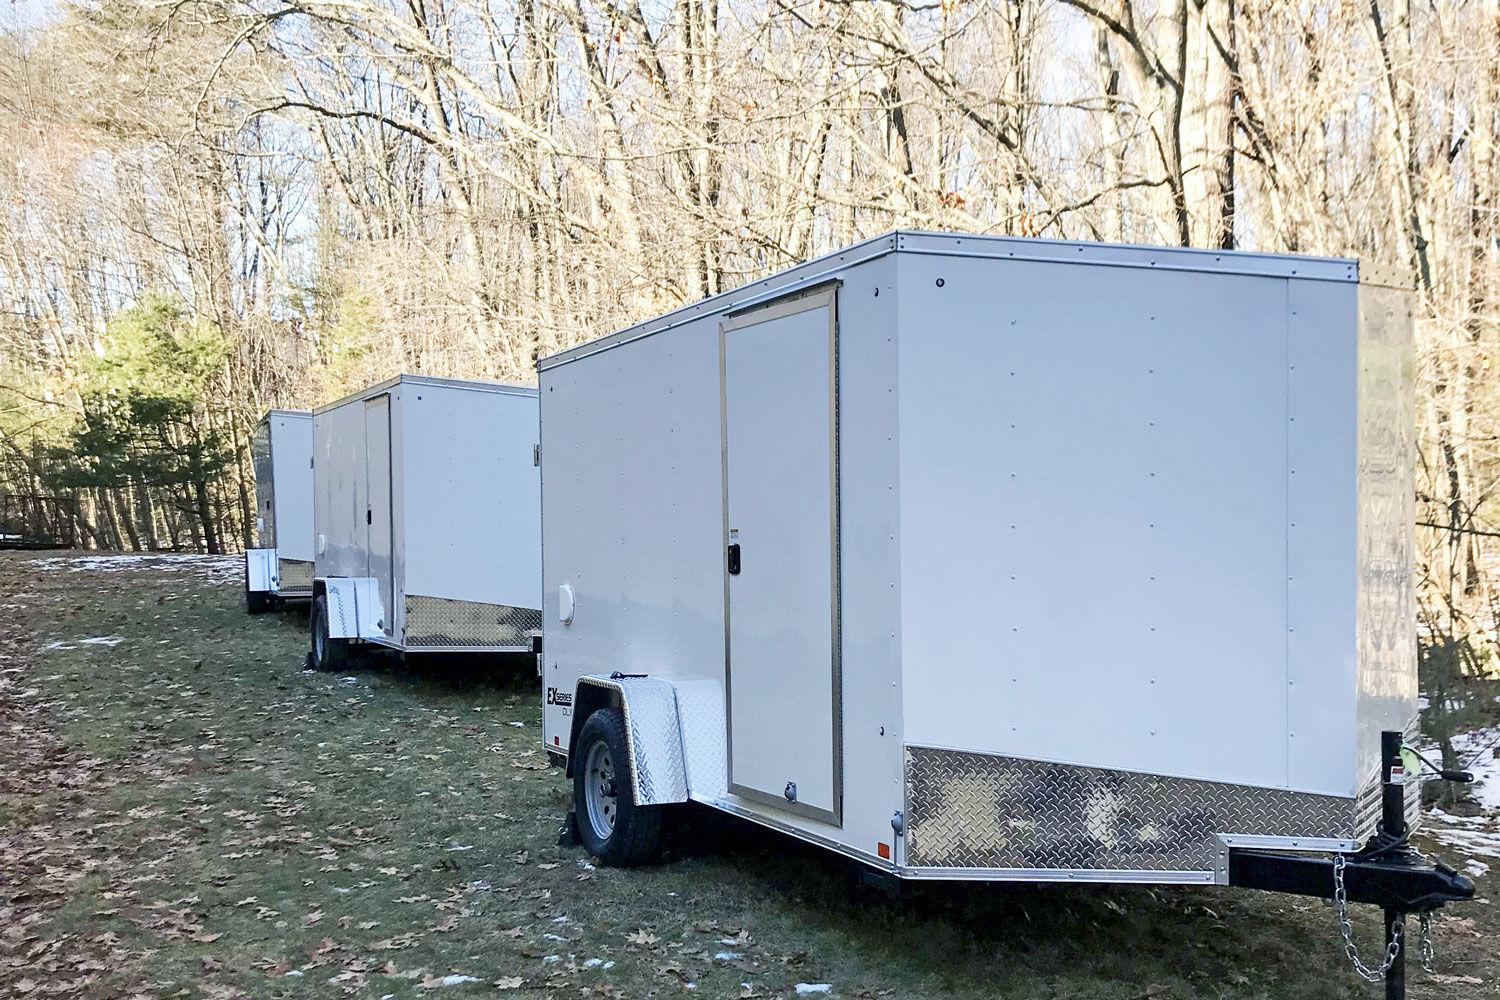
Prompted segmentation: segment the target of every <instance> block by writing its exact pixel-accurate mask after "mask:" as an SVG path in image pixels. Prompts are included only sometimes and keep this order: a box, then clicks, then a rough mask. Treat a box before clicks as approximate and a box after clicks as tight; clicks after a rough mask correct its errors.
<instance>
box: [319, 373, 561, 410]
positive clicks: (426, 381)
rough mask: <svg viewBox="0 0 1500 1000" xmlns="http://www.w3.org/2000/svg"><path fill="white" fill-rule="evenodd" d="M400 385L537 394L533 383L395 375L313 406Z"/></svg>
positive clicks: (329, 407)
mask: <svg viewBox="0 0 1500 1000" xmlns="http://www.w3.org/2000/svg"><path fill="white" fill-rule="evenodd" d="M398 385H430V386H434V387H436V388H441V389H469V390H471V391H474V392H493V393H498V394H499V395H502V396H533V397H534V396H536V395H537V389H536V387H535V386H531V385H514V384H512V383H509V382H483V381H479V380H476V379H463V378H439V377H437V376H435V375H393V376H391V377H390V378H388V379H385V380H384V381H381V382H376V383H375V384H374V385H367V386H365V387H364V388H363V389H360V390H358V391H357V392H351V393H349V394H348V395H347V396H341V397H340V398H338V399H335V400H334V401H333V402H331V403H324V404H323V405H322V406H316V407H314V408H313V411H312V412H313V413H314V414H318V413H326V412H327V411H329V410H332V409H334V408H335V407H339V406H343V405H344V404H345V403H353V402H355V401H357V400H361V399H368V398H370V397H371V396H378V395H380V394H381V393H383V392H388V391H390V390H391V389H394V388H395V387H396V386H398Z"/></svg>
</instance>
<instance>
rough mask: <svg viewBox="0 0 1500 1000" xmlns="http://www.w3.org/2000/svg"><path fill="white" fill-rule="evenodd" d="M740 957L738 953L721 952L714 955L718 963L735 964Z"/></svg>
mask: <svg viewBox="0 0 1500 1000" xmlns="http://www.w3.org/2000/svg"><path fill="white" fill-rule="evenodd" d="M739 957H740V953H739V952H737V951H719V952H715V953H714V961H716V962H733V961H735V960H736V959H738V958H739Z"/></svg>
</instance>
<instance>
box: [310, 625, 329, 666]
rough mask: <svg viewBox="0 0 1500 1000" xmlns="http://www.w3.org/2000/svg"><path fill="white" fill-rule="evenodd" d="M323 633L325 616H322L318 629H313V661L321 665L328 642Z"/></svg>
mask: <svg viewBox="0 0 1500 1000" xmlns="http://www.w3.org/2000/svg"><path fill="white" fill-rule="evenodd" d="M323 632H324V626H323V616H322V615H321V614H320V615H318V625H317V628H314V629H313V659H314V660H316V661H318V662H319V663H322V662H323V644H324V643H325V642H326V641H327V640H326V639H324V638H323Z"/></svg>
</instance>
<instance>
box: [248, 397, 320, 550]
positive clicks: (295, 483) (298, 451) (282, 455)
mask: <svg viewBox="0 0 1500 1000" xmlns="http://www.w3.org/2000/svg"><path fill="white" fill-rule="evenodd" d="M267 420H268V422H269V423H270V426H271V464H272V467H273V475H274V477H275V482H276V486H275V498H274V500H275V502H274V504H273V508H274V511H275V534H274V536H273V537H274V541H273V543H272V544H273V545H274V546H275V548H276V556H277V558H278V559H293V560H297V561H298V562H309V563H310V562H312V559H313V473H312V454H313V425H312V414H310V413H274V412H273V413H272V414H271V415H270V416H269V417H268V418H267ZM258 475H259V474H258V473H257V476H258ZM257 482H258V480H257Z"/></svg>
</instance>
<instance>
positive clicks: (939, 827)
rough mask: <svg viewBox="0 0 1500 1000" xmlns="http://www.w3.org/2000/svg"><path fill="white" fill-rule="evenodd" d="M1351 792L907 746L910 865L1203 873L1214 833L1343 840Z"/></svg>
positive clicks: (1213, 855)
mask: <svg viewBox="0 0 1500 1000" xmlns="http://www.w3.org/2000/svg"><path fill="white" fill-rule="evenodd" d="M1354 819H1355V816H1354V800H1353V799H1352V798H1341V797H1338V796H1330V795H1315V794H1312V793H1307V792H1289V791H1285V790H1282V789H1274V788H1253V787H1249V786H1245V785H1230V784H1223V783H1220V782H1213V781H1198V780H1193V779H1188V778H1170V777H1162V776H1160V775H1151V774H1141V773H1137V772H1132V771H1113V770H1105V769H1102V768H1089V767H1078V766H1075V765H1069V764H1049V763H1044V762H1041V761H1030V760H1021V759H1018V758H1014V757H1001V756H995V755H990V754H976V753H962V752H959V751H955V750H936V749H931V748H928V747H907V748H906V822H907V840H906V862H907V864H909V865H911V866H913V867H938V868H997V869H1008V868H1015V869H1023V868H1024V869H1033V870H1055V869H1073V870H1108V871H1171V872H1187V871H1201V872H1212V871H1213V870H1214V867H1215V864H1216V862H1217V860H1218V851H1219V847H1220V844H1219V841H1218V835H1219V834H1244V835H1252V836H1272V837H1317V838H1327V839H1349V838H1350V837H1351V835H1352V833H1353V828H1354Z"/></svg>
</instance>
